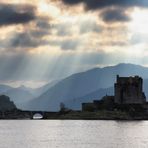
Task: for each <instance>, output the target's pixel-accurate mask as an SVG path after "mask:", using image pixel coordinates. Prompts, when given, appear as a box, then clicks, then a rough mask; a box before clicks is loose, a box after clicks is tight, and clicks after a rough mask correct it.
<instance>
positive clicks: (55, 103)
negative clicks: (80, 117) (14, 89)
mask: <svg viewBox="0 0 148 148" xmlns="http://www.w3.org/2000/svg"><path fill="white" fill-rule="evenodd" d="M117 74H118V75H120V76H135V75H139V76H141V77H142V78H143V79H147V78H148V68H147V67H143V66H139V65H134V64H118V65H116V66H109V67H104V68H95V69H91V70H88V71H86V72H81V73H77V74H73V75H71V76H69V77H67V78H65V79H63V80H61V81H60V82H58V83H57V84H55V85H54V86H53V87H51V88H50V89H48V90H47V91H46V92H45V93H43V94H42V95H41V96H40V97H38V98H35V99H33V101H31V102H30V103H29V106H30V109H33V110H59V104H60V102H64V103H65V104H70V103H68V102H70V100H73V99H74V98H80V97H82V96H87V95H90V94H91V93H92V94H93V93H95V91H97V90H100V89H102V88H104V89H105V88H109V87H111V86H113V84H114V82H115V80H116V75H117ZM104 92H105V90H104ZM97 93H98V92H97ZM100 93H101V92H100ZM70 106H71V105H70Z"/></svg>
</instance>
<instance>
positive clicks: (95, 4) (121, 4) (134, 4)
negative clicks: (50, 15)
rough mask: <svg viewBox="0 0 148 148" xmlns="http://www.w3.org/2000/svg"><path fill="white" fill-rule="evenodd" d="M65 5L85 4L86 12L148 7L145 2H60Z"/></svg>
mask: <svg viewBox="0 0 148 148" xmlns="http://www.w3.org/2000/svg"><path fill="white" fill-rule="evenodd" d="M62 1H63V2H64V3H65V4H68V5H76V4H80V3H84V4H85V8H86V9H88V10H90V9H91V10H95V9H102V8H105V7H113V6H115V7H124V8H127V7H148V1H147V0H62Z"/></svg>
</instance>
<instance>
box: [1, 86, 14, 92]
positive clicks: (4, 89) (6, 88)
mask: <svg viewBox="0 0 148 148" xmlns="http://www.w3.org/2000/svg"><path fill="white" fill-rule="evenodd" d="M10 89H12V87H11V86H8V85H3V84H0V94H1V93H3V92H6V91H8V90H10Z"/></svg>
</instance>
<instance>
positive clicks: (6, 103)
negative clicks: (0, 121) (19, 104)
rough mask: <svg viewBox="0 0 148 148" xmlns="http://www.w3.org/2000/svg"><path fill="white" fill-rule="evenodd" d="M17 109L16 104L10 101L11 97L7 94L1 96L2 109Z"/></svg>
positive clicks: (0, 105) (0, 107)
mask: <svg viewBox="0 0 148 148" xmlns="http://www.w3.org/2000/svg"><path fill="white" fill-rule="evenodd" d="M13 109H16V106H15V104H14V103H13V102H12V101H10V98H9V97H8V96H5V95H1V96H0V111H8V110H13Z"/></svg>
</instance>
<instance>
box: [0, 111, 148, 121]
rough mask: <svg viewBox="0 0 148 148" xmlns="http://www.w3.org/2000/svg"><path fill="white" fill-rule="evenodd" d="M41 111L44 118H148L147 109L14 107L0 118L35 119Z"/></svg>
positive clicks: (0, 115)
mask: <svg viewBox="0 0 148 148" xmlns="http://www.w3.org/2000/svg"><path fill="white" fill-rule="evenodd" d="M36 113H39V114H41V115H42V116H43V118H42V119H43V120H148V113H147V112H145V111H141V112H137V111H135V110H130V111H126V110H124V111H122V110H115V111H108V110H100V111H95V112H91V111H72V110H69V111H62V112H61V111H59V112H41V111H22V110H18V109H14V110H11V111H5V112H2V111H1V112H0V119H8V120H9V119H10V120H11V119H17V120H21V119H22V120H27V119H30V120H31V119H33V116H34V115H35V114H36Z"/></svg>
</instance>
